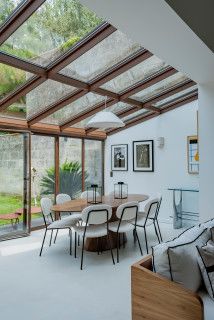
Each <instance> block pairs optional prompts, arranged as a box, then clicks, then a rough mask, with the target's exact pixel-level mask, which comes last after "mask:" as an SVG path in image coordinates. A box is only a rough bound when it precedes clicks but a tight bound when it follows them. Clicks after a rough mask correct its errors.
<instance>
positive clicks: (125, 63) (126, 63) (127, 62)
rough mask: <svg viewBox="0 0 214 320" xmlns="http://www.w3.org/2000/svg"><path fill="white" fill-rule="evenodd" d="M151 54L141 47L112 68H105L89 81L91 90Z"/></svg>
mask: <svg viewBox="0 0 214 320" xmlns="http://www.w3.org/2000/svg"><path fill="white" fill-rule="evenodd" d="M152 56H153V54H152V53H151V52H149V51H148V50H146V49H144V48H142V49H139V50H138V51H137V52H135V53H134V54H132V55H130V56H129V57H128V58H126V59H124V60H122V61H121V62H119V63H117V64H116V65H114V66H113V67H112V68H110V69H108V70H106V71H105V72H103V73H102V74H101V75H99V76H97V77H96V78H95V79H93V80H92V81H91V90H93V89H95V88H98V87H100V86H102V85H103V84H104V83H106V82H108V81H110V80H112V79H114V78H116V77H117V76H119V75H120V74H122V73H123V72H125V71H127V70H129V69H131V68H132V67H134V66H136V65H138V64H139V63H141V62H143V61H145V60H147V59H149V58H150V57H152Z"/></svg>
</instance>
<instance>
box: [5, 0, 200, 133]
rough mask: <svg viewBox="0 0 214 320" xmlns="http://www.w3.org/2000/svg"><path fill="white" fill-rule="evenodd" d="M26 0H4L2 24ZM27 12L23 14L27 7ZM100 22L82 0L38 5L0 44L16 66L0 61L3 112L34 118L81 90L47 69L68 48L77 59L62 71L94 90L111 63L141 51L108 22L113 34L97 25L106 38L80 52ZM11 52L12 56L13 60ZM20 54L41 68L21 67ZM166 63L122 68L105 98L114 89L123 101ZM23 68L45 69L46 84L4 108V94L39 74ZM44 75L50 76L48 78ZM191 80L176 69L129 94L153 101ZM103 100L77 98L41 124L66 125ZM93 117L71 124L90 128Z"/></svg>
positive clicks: (121, 106) (118, 106)
mask: <svg viewBox="0 0 214 320" xmlns="http://www.w3.org/2000/svg"><path fill="white" fill-rule="evenodd" d="M25 2H26V0H24V1H21V0H0V24H4V22H5V21H6V20H7V19H8V17H10V15H11V14H13V13H15V12H16V10H17V8H20V9H21V8H22V5H23V4H24V3H25ZM32 3H33V2H30V1H29V8H28V9H29V10H31V9H32V10H33V9H34V6H33V5H32ZM29 12H31V11H29ZM23 14H25V13H24V11H23ZM14 17H15V16H14ZM17 18H18V17H17ZM18 22H19V20H18ZM101 23H103V20H102V19H100V18H99V17H97V15H96V14H95V13H93V12H92V11H90V10H89V9H87V8H86V7H85V6H83V5H82V4H81V3H80V2H79V1H78V0H46V1H44V3H43V4H42V5H41V6H40V7H39V9H37V10H36V11H35V12H34V13H33V14H32V15H31V16H30V17H29V18H28V19H27V20H26V21H25V22H24V23H23V24H22V25H21V26H20V27H18V28H17V29H16V31H15V32H14V33H13V34H12V35H11V36H10V37H9V38H8V39H7V40H6V41H5V42H4V43H3V44H2V45H1V46H0V50H2V52H6V53H8V54H9V55H8V56H7V63H8V64H11V65H12V66H13V67H12V66H8V65H5V64H2V63H0V116H3V117H13V118H18V119H27V120H29V119H31V118H32V117H33V116H35V115H37V114H40V113H41V112H42V111H45V110H47V108H49V107H50V108H51V106H52V105H54V104H58V103H59V105H60V100H61V99H63V98H64V97H66V96H67V95H72V94H73V93H74V92H76V91H77V90H79V89H78V88H75V87H73V86H70V85H68V84H63V83H61V82H60V81H65V83H69V79H67V78H66V77H58V79H59V80H58V81H54V80H51V79H50V78H52V77H53V78H54V70H52V73H50V72H49V73H48V72H46V71H47V70H48V69H47V66H48V65H49V64H51V63H52V62H54V61H58V59H59V58H60V57H61V56H63V54H64V53H65V52H66V51H67V50H69V49H70V48H73V47H75V54H76V55H75V57H76V60H74V61H73V62H71V63H70V64H68V65H67V66H66V67H64V69H62V70H61V71H59V72H60V73H61V74H63V75H66V76H68V77H71V78H74V79H77V80H80V81H83V82H86V85H87V83H88V84H89V86H88V89H89V91H90V90H91V87H90V84H91V83H93V81H95V80H97V79H99V77H102V76H103V74H105V72H106V71H108V70H111V68H112V67H114V66H116V67H117V68H119V67H120V66H121V62H123V61H124V60H125V59H127V58H129V59H130V57H132V55H133V54H135V53H137V52H138V51H139V49H142V46H141V45H139V44H137V43H135V42H133V41H132V40H131V39H129V38H128V37H127V36H126V35H125V34H123V33H122V32H120V31H119V30H116V29H112V28H111V26H110V25H108V27H110V32H112V33H111V34H110V35H109V36H106V33H105V30H104V31H101V29H99V32H100V33H102V32H104V37H101V39H103V38H104V40H102V41H100V42H99V39H100V38H98V39H97V42H94V39H92V40H91V41H92V47H91V46H90V47H91V49H90V50H88V51H86V52H84V53H83V54H82V52H81V50H80V51H78V50H79V48H78V46H75V44H77V43H78V42H81V40H83V39H84V38H85V37H87V36H88V34H90V33H91V32H93V30H94V29H96V28H97V27H99V26H100V25H101ZM18 25H19V24H18ZM114 30H116V31H114ZM113 31H114V32H113ZM3 34H4V33H3ZM6 35H7V33H6ZM105 36H106V37H105ZM5 38H6V37H5ZM87 39H88V38H87ZM89 41H90V40H89ZM95 43H96V45H95ZM93 45H94V46H93ZM10 55H12V56H13V57H11V58H10ZM16 58H21V59H25V60H27V61H28V62H30V63H31V64H32V65H33V64H39V65H40V66H41V68H38V66H37V68H36V67H35V65H34V67H35V68H31V67H29V63H26V62H22V65H21V63H20V60H19V59H16ZM63 58H64V60H63V62H64V66H65V65H66V62H67V61H66V55H65V56H63ZM67 63H68V62H67ZM14 66H16V67H14ZM167 67H169V66H168V65H167V64H166V63H165V62H163V61H161V60H160V59H159V58H157V57H156V56H154V55H153V56H151V57H150V58H148V59H146V60H144V61H143V62H141V63H138V64H137V65H135V66H133V67H132V68H130V69H129V70H128V71H126V72H123V73H122V74H120V75H118V76H117V77H115V78H114V79H112V80H110V81H108V82H106V83H105V84H103V85H102V86H101V89H104V90H107V91H111V92H112V93H111V92H109V93H108V92H107V95H109V96H108V97H107V98H108V99H109V98H111V99H112V96H113V97H115V96H114V95H113V93H116V94H117V95H116V97H115V98H116V100H120V99H122V98H121V96H120V95H121V94H124V93H125V92H126V91H127V92H128V91H129V89H130V88H131V87H132V86H133V85H135V84H137V83H138V82H140V81H143V80H147V79H149V78H150V77H151V76H153V75H154V74H157V73H159V72H160V71H162V70H164V69H166V68H167ZM19 68H23V69H25V70H29V71H31V70H35V71H33V72H37V71H38V70H39V71H41V73H40V72H39V71H38V72H39V73H38V74H39V75H41V74H42V77H44V78H43V79H44V82H43V83H41V82H39V83H41V84H40V85H38V86H37V87H34V89H33V90H31V91H30V92H29V93H27V94H25V92H26V90H24V91H23V93H22V95H23V96H22V97H21V98H18V99H17V101H16V102H15V103H14V102H13V103H12V105H10V106H9V107H7V109H6V110H3V109H1V103H2V107H3V106H4V104H3V103H4V98H5V97H7V96H9V97H12V98H13V95H14V93H13V92H14V91H16V89H17V88H21V87H22V86H23V85H24V84H25V83H26V82H27V81H28V80H29V79H30V77H32V76H35V74H31V73H29V72H25V71H22V70H21V69H19ZM42 71H43V72H42ZM31 72H32V71H31ZM46 77H47V78H48V79H46ZM55 79H56V77H55ZM187 79H188V78H187V77H186V76H184V75H183V74H181V73H180V72H177V73H175V74H174V75H172V76H170V77H168V78H166V79H164V80H162V81H160V82H157V83H156V84H154V85H152V86H150V87H148V88H146V89H144V90H141V91H140V92H138V93H135V94H133V95H132V96H131V97H130V98H132V100H137V102H138V104H139V101H140V102H142V103H144V102H147V101H150V100H151V99H152V98H153V97H156V96H157V95H159V94H162V93H164V92H165V91H166V90H168V89H171V88H174V87H175V86H177V85H178V84H184V83H185V81H186V80H187ZM42 81H43V80H42ZM71 83H72V84H73V83H76V84H77V85H78V81H76V82H71ZM35 85H36V83H35ZM30 88H31V87H29V90H30ZM196 89H197V86H196V85H195V86H192V87H191V88H189V89H186V90H183V91H181V92H179V93H177V94H174V95H171V96H170V97H168V98H166V99H163V100H162V101H159V102H157V103H155V104H154V106H155V107H157V108H164V107H165V106H167V105H168V104H169V103H172V102H174V101H179V99H181V98H183V97H184V96H185V97H188V96H189V95H191V92H192V91H194V90H196ZM92 90H93V89H92ZM94 91H96V90H94ZM97 92H100V94H101V93H102V94H103V92H101V90H100V91H99V88H98V91H97ZM24 94H25V95H24ZM104 94H105V93H104ZM127 96H128V95H127ZM14 100H15V99H13V101H14ZM104 100H105V97H103V96H101V95H99V94H96V92H94V93H93V92H89V93H87V94H85V95H84V96H82V97H81V98H79V99H77V100H76V101H73V102H72V103H70V104H68V105H67V106H64V107H62V108H61V109H60V110H58V111H57V112H54V113H52V114H51V115H50V116H48V117H47V118H45V119H42V120H41V122H44V123H49V124H56V125H59V126H60V125H62V124H63V123H66V121H68V120H71V119H72V118H74V117H76V116H78V115H81V113H83V112H85V111H86V112H88V111H89V110H90V109H91V108H93V107H94V106H95V105H96V104H98V103H100V102H104ZM116 100H115V101H116ZM124 101H126V100H124ZM136 104H137V103H136V101H133V105H136ZM138 104H137V105H138ZM131 107H132V106H130V105H128V104H126V103H123V102H119V103H115V104H114V105H112V106H111V107H108V108H107V110H111V111H112V112H114V113H116V114H118V113H120V112H121V111H127V110H130V108H131ZM134 110H136V108H133V111H134ZM150 112H151V111H150V110H146V109H140V110H138V111H136V112H133V113H132V114H129V115H128V116H126V117H124V118H123V120H124V121H128V122H129V121H131V120H132V119H136V118H137V117H139V116H141V115H144V114H145V115H146V114H147V113H150ZM44 116H45V115H44ZM44 116H43V117H44ZM41 118H42V117H41ZM90 118H91V117H88V118H86V119H84V120H82V121H81V122H79V123H76V124H75V125H74V126H73V127H78V128H87V123H88V121H89V119H90Z"/></svg>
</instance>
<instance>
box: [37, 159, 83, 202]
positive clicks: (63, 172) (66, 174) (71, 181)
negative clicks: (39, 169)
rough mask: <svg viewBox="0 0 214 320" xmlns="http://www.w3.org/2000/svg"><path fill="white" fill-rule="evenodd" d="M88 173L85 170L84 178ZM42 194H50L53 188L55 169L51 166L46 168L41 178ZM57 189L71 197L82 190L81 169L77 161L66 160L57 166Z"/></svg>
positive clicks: (77, 194) (74, 196) (76, 195)
mask: <svg viewBox="0 0 214 320" xmlns="http://www.w3.org/2000/svg"><path fill="white" fill-rule="evenodd" d="M87 177H88V174H87V172H85V178H86V179H87ZM40 185H41V187H42V194H44V195H50V194H53V193H54V188H55V170H54V168H53V167H51V168H49V169H47V170H46V174H45V175H44V176H43V177H42V180H41V184H40ZM59 190H60V193H66V194H69V195H70V196H71V198H76V197H78V196H79V195H80V193H81V191H82V169H81V165H80V163H79V162H78V161H74V162H72V161H71V162H68V161H67V160H66V161H65V162H64V163H63V164H62V165H61V166H60V168H59Z"/></svg>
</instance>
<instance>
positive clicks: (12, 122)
mask: <svg viewBox="0 0 214 320" xmlns="http://www.w3.org/2000/svg"><path fill="white" fill-rule="evenodd" d="M5 129H7V130H20V131H28V132H31V133H42V134H47V135H58V136H66V137H73V138H87V139H95V140H105V139H106V133H105V132H103V131H96V132H93V133H91V134H90V135H86V133H85V130H84V129H79V128H67V129H66V130H64V131H61V130H60V127H59V126H57V125H50V124H46V123H37V124H34V125H33V126H31V127H30V128H29V126H28V123H27V121H26V120H20V119H12V118H5V117H0V130H5Z"/></svg>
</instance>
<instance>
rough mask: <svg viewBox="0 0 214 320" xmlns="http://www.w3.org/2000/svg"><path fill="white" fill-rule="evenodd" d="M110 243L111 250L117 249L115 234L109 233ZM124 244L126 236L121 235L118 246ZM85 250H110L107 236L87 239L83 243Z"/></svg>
mask: <svg viewBox="0 0 214 320" xmlns="http://www.w3.org/2000/svg"><path fill="white" fill-rule="evenodd" d="M110 241H111V246H112V249H114V248H117V234H116V233H115V232H111V231H110ZM125 242H127V237H126V234H125V233H121V234H120V242H119V244H120V245H121V246H123V244H124V243H125ZM85 250H87V251H92V252H97V251H100V252H101V251H106V250H110V247H109V243H108V240H107V236H106V237H101V238H87V239H86V241H85Z"/></svg>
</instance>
